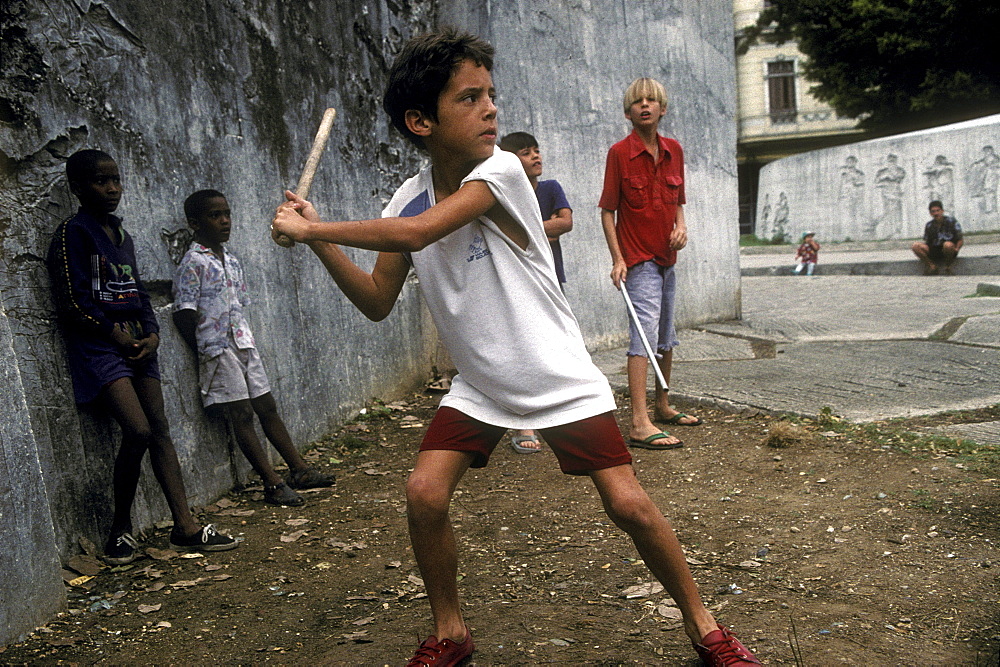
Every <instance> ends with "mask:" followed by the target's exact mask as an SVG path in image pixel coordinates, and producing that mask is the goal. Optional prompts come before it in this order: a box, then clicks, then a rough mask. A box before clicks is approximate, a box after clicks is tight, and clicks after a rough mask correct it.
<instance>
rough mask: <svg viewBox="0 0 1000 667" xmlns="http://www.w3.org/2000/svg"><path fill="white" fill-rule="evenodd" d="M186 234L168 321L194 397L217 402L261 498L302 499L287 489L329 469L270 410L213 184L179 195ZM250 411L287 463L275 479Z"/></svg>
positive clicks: (317, 481)
mask: <svg viewBox="0 0 1000 667" xmlns="http://www.w3.org/2000/svg"><path fill="white" fill-rule="evenodd" d="M184 215H185V216H187V220H188V224H189V225H191V228H192V229H193V230H194V241H192V243H191V248H190V249H189V250H188V251H187V253H186V254H185V255H184V258H183V259H182V260H181V263H180V265H178V267H177V273H176V275H175V276H174V324H176V325H177V330H178V331H179V332H180V334H181V336H182V337H183V338H184V340H185V341H186V342H187V344H188V345H189V346H190V347H191V349H192V350H194V352H195V354H197V355H198V377H199V379H200V384H201V398H202V403H203V404H204V406H205V407H206V408H208V407H209V406H212V405H219V406H221V407H222V409H223V411H224V413H225V416H226V418H227V419H228V420H229V422H230V424H232V426H233V431H234V433H235V434H236V442H237V443H238V444H239V447H240V450H241V451H242V452H243V454H244V455H245V456H246V457H247V460H248V461H250V465H251V466H253V469H254V471H256V473H257V474H258V475H260V478H261V480H262V481H263V483H264V502H267V503H270V504H272V505H290V506H298V505H302V504H303V503H304V502H305V501H304V500H303V499H302V496H300V495H299V494H298V493H296V492H295V491H294V490H293V489H310V488H314V487H321V486H330V485H332V484H333V483H334V478H333V475H325V474H322V473H320V472H319V471H317V470H315V469H313V468H311V467H309V464H307V463H306V462H305V461H304V460H303V459H302V456H301V455H300V454H299V452H298V450H297V449H296V448H295V445H294V444H293V443H292V439H291V436H289V434H288V429H287V428H285V422H284V421H283V420H282V419H281V416H280V415H279V414H278V409H277V405H276V404H275V401H274V396H273V395H272V394H271V388H270V386H269V385H268V381H267V375H266V374H265V372H264V366H263V364H262V363H261V359H260V355H259V354H258V353H257V348H256V346H255V342H254V337H253V333H252V332H251V331H250V326H249V325H248V324H247V321H246V318H245V317H244V315H243V308H244V307H245V306H247V305H249V303H250V297H249V295H248V294H247V285H246V282H245V281H244V279H243V269H242V267H241V266H240V263H239V260H237V259H236V257H234V256H233V255H232V253H230V252H229V250H227V249H226V247H225V246H224V245H223V244H224V243H225V242H226V241H228V240H229V234H230V231H231V229H232V216H231V212H230V210H229V202H228V201H226V197H225V196H224V195H223V194H222V193H221V192H219V191H217V190H199V191H198V192H195V193H194V194H193V195H191V196H190V197H188V198H187V200H186V201H185V202H184ZM254 413H256V415H257V419H258V420H260V425H261V428H262V429H263V430H264V435H265V436H267V439H268V440H270V441H271V444H272V445H274V447H275V449H277V450H278V453H279V454H280V455H281V458H283V459H284V460H285V463H287V464H288V468H289V473H288V479H287V481H286V480H283V479H282V478H281V476H279V475H278V473H277V472H275V470H274V468H273V467H272V466H271V463H270V462H269V461H268V459H267V455H266V453H265V452H264V448H263V447H262V446H261V442H260V438H258V437H257V431H256V429H255V428H254V423H253V417H254Z"/></svg>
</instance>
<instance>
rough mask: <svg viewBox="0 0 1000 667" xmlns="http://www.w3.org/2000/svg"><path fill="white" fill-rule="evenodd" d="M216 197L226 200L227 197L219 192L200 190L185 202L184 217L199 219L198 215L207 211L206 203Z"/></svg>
mask: <svg viewBox="0 0 1000 667" xmlns="http://www.w3.org/2000/svg"><path fill="white" fill-rule="evenodd" d="M216 197H222V198H223V199H225V198H226V195H224V194H222V193H221V192H219V191H218V190H198V192H195V193H194V194H193V195H191V196H189V197H188V198H187V199H185V200H184V217H186V218H197V217H198V214H199V213H201V212H202V211H204V210H205V203H206V202H207V201H208V200H209V199H215V198H216Z"/></svg>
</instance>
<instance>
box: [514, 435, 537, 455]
mask: <svg viewBox="0 0 1000 667" xmlns="http://www.w3.org/2000/svg"><path fill="white" fill-rule="evenodd" d="M522 442H533V443H535V444H536V445H539V446H538V447H525V446H524V445H522V444H521V443H522ZM510 446H511V449H513V450H514V451H515V452H517V453H518V454H537V453H538V452H540V451H542V448H541V443H540V442H538V436H537V435H534V434H532V435H512V436H510Z"/></svg>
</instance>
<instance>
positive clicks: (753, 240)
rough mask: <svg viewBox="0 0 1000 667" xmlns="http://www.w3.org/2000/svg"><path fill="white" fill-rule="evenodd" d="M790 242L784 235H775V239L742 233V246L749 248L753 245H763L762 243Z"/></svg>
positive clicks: (777, 243) (780, 243)
mask: <svg viewBox="0 0 1000 667" xmlns="http://www.w3.org/2000/svg"><path fill="white" fill-rule="evenodd" d="M786 243H788V241H786V240H785V237H784V236H775V237H774V238H773V239H762V238H758V237H757V236H756V235H755V234H740V247H741V248H748V247H751V246H762V245H784V244H786Z"/></svg>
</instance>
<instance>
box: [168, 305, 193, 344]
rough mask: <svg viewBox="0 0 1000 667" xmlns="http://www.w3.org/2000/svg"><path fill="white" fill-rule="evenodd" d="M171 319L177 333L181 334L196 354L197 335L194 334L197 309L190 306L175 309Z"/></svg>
mask: <svg viewBox="0 0 1000 667" xmlns="http://www.w3.org/2000/svg"><path fill="white" fill-rule="evenodd" d="M173 320H174V326H176V327H177V333H179V334H180V335H181V338H183V339H184V342H185V343H187V344H188V347H190V348H191V351H193V352H194V353H195V354H198V337H197V336H196V335H195V331H197V329H198V311H197V310H193V309H191V308H185V309H184V310H175V311H174V315H173Z"/></svg>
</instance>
